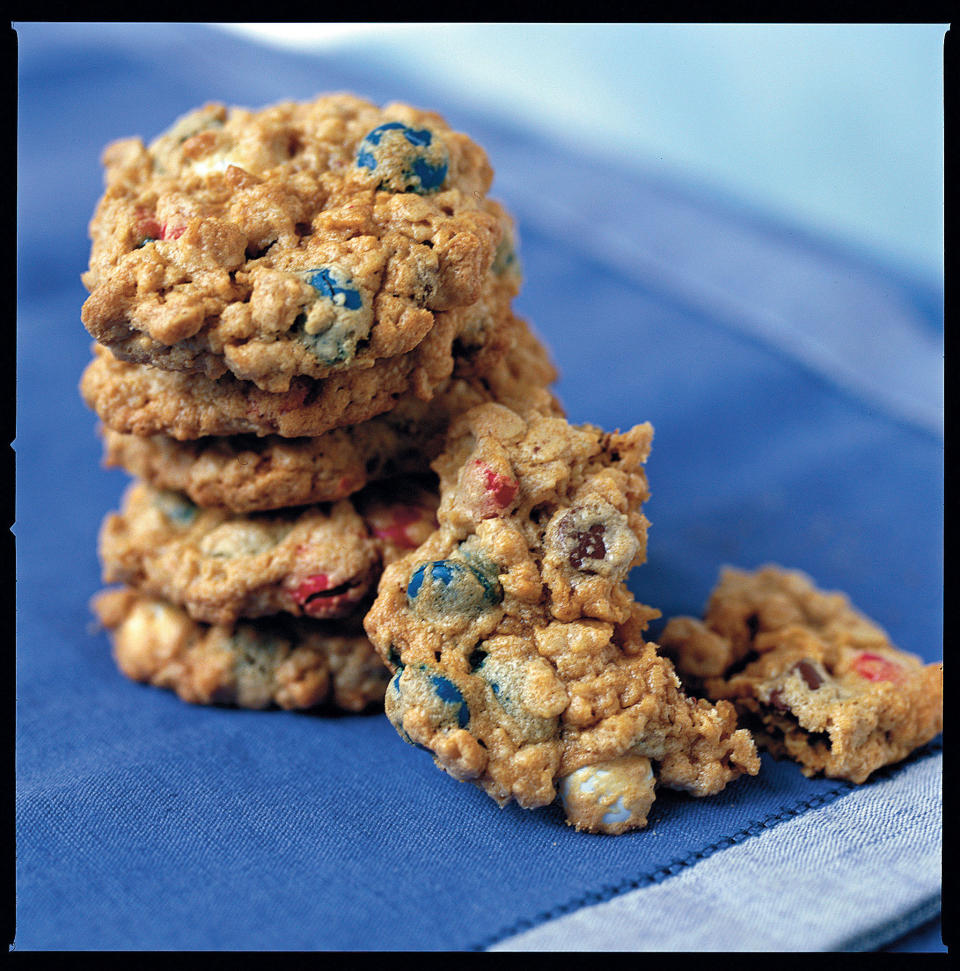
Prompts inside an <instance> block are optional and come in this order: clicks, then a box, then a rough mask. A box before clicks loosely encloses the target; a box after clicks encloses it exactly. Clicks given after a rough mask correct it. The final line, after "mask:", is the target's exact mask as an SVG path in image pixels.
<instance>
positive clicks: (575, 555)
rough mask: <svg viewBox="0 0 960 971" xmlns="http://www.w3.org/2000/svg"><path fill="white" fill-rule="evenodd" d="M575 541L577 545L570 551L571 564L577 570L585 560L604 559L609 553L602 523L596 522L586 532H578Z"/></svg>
mask: <svg viewBox="0 0 960 971" xmlns="http://www.w3.org/2000/svg"><path fill="white" fill-rule="evenodd" d="M574 542H575V543H576V544H577V545H576V546H575V547H574V548H573V550H571V552H570V565H571V566H572V567H573V568H574V569H575V570H580V569H582V568H583V563H584V560H602V559H603V558H604V557H605V556H606V555H607V548H606V546H604V545H603V526H602V525H601V524H600V523H595V524H594V525H593V526H591V527H590V528H589V529H588V530H587V531H586V532H583V533H576V534H575V535H574Z"/></svg>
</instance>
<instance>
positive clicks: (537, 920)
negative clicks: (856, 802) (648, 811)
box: [467, 740, 943, 951]
mask: <svg viewBox="0 0 960 971" xmlns="http://www.w3.org/2000/svg"><path fill="white" fill-rule="evenodd" d="M942 750H943V742H942V740H941V741H936V742H931V743H929V744H928V745H926V746H924V747H923V748H922V749H920V750H919V751H918V752H917V753H914V755H913V756H912V757H911V758H908V759H906V760H904V761H903V762H898V763H897V764H895V765H889V766H885V767H883V768H881V769H879V770H878V771H877V772H875V773H874V774H873V776H871V781H872V782H873V781H877V780H879V779H886V778H889V777H890V776H891V775H893V774H894V773H895V772H897V771H899V769H900V768H901V767H902V766H904V765H906V764H909V763H912V762H917V761H920V760H926V759H927V758H931V757H933V756H934V755H936V754H937V753H938V752H941V751H942ZM858 788H859V787H858V786H856V785H855V784H854V783H852V782H843V783H841V784H840V785H838V786H837V787H836V788H834V789H830V790H829V791H828V792H825V793H821V794H820V795H819V796H814V797H813V798H811V799H807V800H804V801H803V802H799V803H796V804H795V805H793V806H784V807H781V808H780V809H779V810H778V811H777V812H776V813H771V814H769V815H767V816H764V817H763V818H762V819H759V820H756V821H754V822H752V823H750V824H749V825H747V826H744V827H743V828H742V829H740V830H738V831H737V832H736V833H733V834H732V835H730V836H724V837H723V838H721V839H718V840H716V841H715V842H713V843H711V844H709V845H708V846H705V847H701V848H700V849H699V850H695V851H694V852H692V853H689V854H688V855H687V856H685V857H683V858H682V859H679V860H674V861H672V862H671V863H668V864H665V865H664V866H660V867H657V869H655V870H653V871H652V872H651V873H647V874H644V875H643V876H640V877H631V878H630V879H628V880H622V881H621V882H620V883H618V884H615V885H613V886H609V887H604V888H603V889H601V890H590V891H587V892H586V893H583V894H581V895H579V896H577V897H575V898H573V899H572V900H568V901H567V902H565V903H562V904H558V905H557V906H556V907H551V908H550V909H549V910H545V911H541V912H540V913H539V914H537V915H536V916H534V917H522V918H520V919H519V920H518V921H516V922H515V923H514V924H512V925H510V926H509V927H506V928H502V929H501V930H500V931H497V932H496V933H495V934H491V935H490V936H489V937H486V938H484V939H483V940H482V941H480V942H479V943H478V944H474V945H471V946H470V947H468V948H467V950H470V951H483V950H486V949H487V948H489V947H492V946H493V945H494V944H497V943H499V942H500V941H502V940H505V939H506V938H508V937H513V936H514V935H516V934H520V933H522V932H523V931H528V930H531V929H532V928H534V927H537V926H539V925H540V924H545V923H547V922H548V921H551V920H556V919H557V918H558V917H562V916H563V915H565V914H569V913H573V912H574V911H576V910H580V909H581V908H582V907H588V906H593V905H594V904H602V903H605V902H606V901H608V900H612V899H613V898H614V897H618V896H620V895H622V894H624V893H629V892H630V891H631V890H639V889H640V888H641V887H649V886H653V885H654V884H657V883H662V882H663V881H664V880H668V879H669V878H670V877H673V876H676V875H677V874H678V873H682V872H683V871H684V870H685V869H687V868H688V867H692V866H695V865H696V864H697V863H699V862H700V861H701V860H705V859H707V858H708V857H711V856H713V854H714V853H717V852H719V851H721V850H726V849H730V848H731V847H733V846H737V845H738V844H740V843H743V842H745V841H746V840H748V839H750V838H751V837H752V836H758V835H759V834H760V833H762V832H764V831H765V830H768V829H772V828H774V827H775V826H777V825H778V824H779V823H782V822H786V821H787V820H789V819H794V818H796V817H797V816H800V815H802V814H803V813H804V812H808V811H810V810H812V809H822V808H823V807H824V806H827V805H829V804H830V803H833V802H836V801H837V800H838V799H840V798H842V797H843V796H846V795H849V794H850V793H851V792H855V791H856V790H857V789H858ZM909 929H910V928H909V927H908V928H906V930H909ZM889 940H893V938H889Z"/></svg>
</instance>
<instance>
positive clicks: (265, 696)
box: [92, 588, 389, 712]
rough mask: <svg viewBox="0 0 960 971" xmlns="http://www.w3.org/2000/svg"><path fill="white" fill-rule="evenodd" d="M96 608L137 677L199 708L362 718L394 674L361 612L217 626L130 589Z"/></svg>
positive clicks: (123, 666)
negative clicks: (317, 711)
mask: <svg viewBox="0 0 960 971" xmlns="http://www.w3.org/2000/svg"><path fill="white" fill-rule="evenodd" d="M92 607H93V610H94V613H95V614H96V616H97V617H98V618H99V620H100V623H101V624H102V625H103V626H104V627H105V628H106V629H107V630H108V632H109V635H110V639H111V641H112V643H113V653H114V658H115V660H116V662H117V666H118V667H119V668H120V670H121V671H122V672H123V673H124V674H125V675H126V676H127V677H128V678H130V679H131V680H133V681H139V682H144V683H147V684H152V685H154V686H156V687H158V688H166V689H168V690H170V691H174V692H176V694H177V695H178V696H179V697H180V698H181V699H182V700H183V701H187V702H190V703H192V704H197V705H236V706H238V707H241V708H270V707H279V708H286V709H307V708H313V707H316V706H319V705H324V704H330V705H334V706H335V707H337V708H341V709H343V710H344V711H350V712H361V711H364V710H365V709H373V708H375V707H376V706H379V705H381V704H382V702H383V693H384V689H385V688H386V684H387V681H388V679H389V672H388V671H387V670H386V668H385V667H384V666H383V663H382V662H381V660H380V658H379V656H378V655H377V653H376V651H374V650H373V647H372V645H371V644H370V642H369V641H368V640H367V638H366V637H365V636H364V634H363V631H362V629H361V627H360V623H359V615H355V616H354V617H352V618H347V619H344V620H338V621H319V620H298V621H294V620H292V619H291V620H286V621H281V620H279V619H278V618H270V619H269V620H260V621H246V622H242V623H239V624H236V625H225V624H217V625H212V626H211V625H209V624H204V623H201V622H199V621H195V620H193V619H192V618H191V617H189V616H188V614H187V613H186V611H184V610H182V609H180V608H179V607H175V606H173V605H172V604H169V603H165V602H163V601H161V600H157V599H155V598H152V597H147V596H144V595H143V594H140V593H137V592H136V591H135V590H131V589H129V588H120V589H116V590H106V591H103V592H101V593H100V594H98V595H97V597H95V598H94V601H93V604H92Z"/></svg>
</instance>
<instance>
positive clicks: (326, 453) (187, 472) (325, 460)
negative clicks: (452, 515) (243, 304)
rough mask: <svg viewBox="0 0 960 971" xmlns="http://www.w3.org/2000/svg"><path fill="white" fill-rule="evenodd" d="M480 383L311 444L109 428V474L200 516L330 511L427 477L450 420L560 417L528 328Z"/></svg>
mask: <svg viewBox="0 0 960 971" xmlns="http://www.w3.org/2000/svg"><path fill="white" fill-rule="evenodd" d="M517 337H518V340H517V343H516V345H515V346H513V347H512V348H511V349H510V350H509V352H508V353H507V354H506V355H505V357H504V358H503V360H502V361H500V362H499V363H498V364H497V365H496V366H495V367H493V368H492V369H491V370H490V371H489V372H487V373H486V374H484V375H482V376H481V375H474V376H471V377H457V376H454V377H451V378H450V379H449V381H448V382H447V384H446V385H445V386H444V387H443V388H441V389H440V390H439V391H438V392H437V394H436V396H435V397H434V398H433V400H431V401H429V402H425V401H421V400H420V399H419V398H417V397H415V396H413V395H407V396H406V397H404V398H402V399H401V400H400V401H399V402H398V403H397V405H396V406H395V407H394V408H392V409H391V410H390V411H388V412H386V413H384V414H383V415H378V416H376V417H374V418H371V419H370V420H369V421H366V422H361V423H360V424H357V425H351V426H349V427H347V428H337V429H333V430H332V431H329V432H327V433H326V434H324V435H320V436H317V437H314V438H294V439H284V438H280V437H279V436H276V435H271V436H266V437H263V438H257V437H256V436H242V437H235V438H228V437H208V438H200V439H195V440H193V441H185V442H178V441H177V440H176V439H174V438H171V437H169V436H167V435H154V436H150V437H141V436H137V435H130V434H123V433H121V432H117V431H114V430H113V429H110V428H103V429H102V435H103V441H104V453H105V464H106V465H108V466H121V467H123V468H125V469H126V470H127V471H128V472H130V473H131V474H132V475H135V476H137V477H138V478H140V479H143V480H144V481H146V482H148V483H149V484H150V485H152V486H154V487H155V488H159V489H171V490H175V491H179V492H184V493H185V494H186V495H187V496H188V497H189V498H190V499H191V500H192V501H193V502H195V503H196V504H197V505H199V506H205V507H214V508H224V509H228V510H231V511H232V512H239V513H245V512H255V511H264V510H270V509H280V508H283V507H286V506H300V505H307V504H310V503H316V502H333V501H336V500H337V499H343V498H345V497H346V496H349V495H351V494H352V493H354V492H356V491H357V490H358V489H361V488H363V487H364V486H365V485H367V484H368V483H370V482H375V481H378V480H380V479H386V478H391V477H394V476H398V475H405V474H412V473H426V472H429V466H430V462H431V461H432V460H433V459H435V458H436V457H437V455H438V454H439V452H440V449H441V448H442V446H443V441H444V434H445V432H446V429H447V427H448V425H449V423H450V420H451V418H452V417H453V416H455V415H458V414H461V413H462V412H464V411H466V410H468V409H469V408H471V407H473V406H474V405H477V404H482V403H483V402H485V401H490V400H492V401H499V402H502V403H506V404H509V405H511V406H512V407H514V408H516V409H519V410H524V409H525V408H527V407H531V406H533V404H534V403H535V402H541V405H542V406H543V407H547V408H549V409H550V410H552V411H553V412H554V413H556V414H558V415H559V414H562V409H561V407H560V405H559V403H558V402H557V401H556V399H555V398H552V397H551V396H550V395H549V394H548V392H547V391H546V390H545V389H546V387H547V385H549V384H550V383H552V382H553V380H554V379H555V377H556V371H555V370H554V368H553V365H552V364H551V362H550V359H549V357H548V355H547V352H546V350H545V349H544V348H543V346H542V345H541V344H540V343H539V341H538V340H537V339H536V337H535V336H534V335H533V334H532V332H531V331H530V330H529V329H528V328H526V327H523V328H521V329H519V331H518V334H517Z"/></svg>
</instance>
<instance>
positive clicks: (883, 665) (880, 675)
mask: <svg viewBox="0 0 960 971" xmlns="http://www.w3.org/2000/svg"><path fill="white" fill-rule="evenodd" d="M853 669H854V670H855V671H856V672H857V674H859V675H860V677H861V678H866V679H867V680H868V681H899V680H900V678H902V677H903V668H901V667H900V665H899V664H894V663H893V661H888V660H887V659H886V658H885V657H881V656H880V655H879V654H870V653H868V652H864V653H863V654H860V655H858V656H857V658H856V660H855V661H854V662H853Z"/></svg>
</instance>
